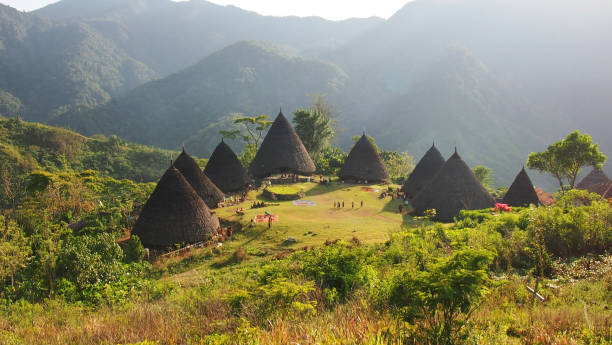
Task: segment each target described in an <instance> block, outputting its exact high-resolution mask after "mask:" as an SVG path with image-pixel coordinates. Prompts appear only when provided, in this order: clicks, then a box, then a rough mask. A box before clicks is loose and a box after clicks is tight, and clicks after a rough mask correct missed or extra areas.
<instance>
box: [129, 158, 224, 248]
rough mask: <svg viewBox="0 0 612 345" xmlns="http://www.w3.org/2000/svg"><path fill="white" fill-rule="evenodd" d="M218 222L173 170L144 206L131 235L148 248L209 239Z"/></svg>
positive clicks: (185, 181)
mask: <svg viewBox="0 0 612 345" xmlns="http://www.w3.org/2000/svg"><path fill="white" fill-rule="evenodd" d="M218 228H219V219H217V217H216V216H215V215H214V214H211V212H210V210H209V209H208V207H207V206H206V204H205V203H204V201H203V200H202V198H200V196H199V195H198V194H197V193H196V192H195V190H194V189H193V188H192V187H191V185H190V184H189V182H187V180H186V179H185V177H183V175H182V174H181V173H180V172H179V171H178V170H177V169H176V168H174V167H171V168H170V169H168V170H167V171H166V173H165V174H164V176H162V178H161V179H160V180H159V182H158V183H157V186H156V187H155V190H154V191H153V193H152V194H151V196H150V197H149V200H148V201H147V203H146V204H145V205H144V207H143V209H142V212H141V213H140V216H139V218H138V220H137V221H136V224H134V228H133V229H132V234H135V235H138V237H140V240H141V241H142V243H143V245H144V246H145V247H148V248H159V247H168V246H172V245H175V244H179V243H195V242H199V241H206V240H209V239H210V238H212V236H213V235H214V234H215V233H216V231H217V229H218Z"/></svg>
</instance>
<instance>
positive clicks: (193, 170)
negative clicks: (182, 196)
mask: <svg viewBox="0 0 612 345" xmlns="http://www.w3.org/2000/svg"><path fill="white" fill-rule="evenodd" d="M174 167H175V168H176V169H178V170H179V171H180V172H181V174H183V176H184V177H185V178H186V179H187V181H188V182H189V184H191V186H192V187H193V189H194V190H195V191H196V193H198V195H199V196H200V197H201V198H202V200H204V202H205V203H206V206H208V207H209V208H217V206H218V205H219V202H221V201H223V198H225V195H224V194H223V192H222V191H221V190H220V189H219V188H217V186H215V184H214V183H213V182H212V181H211V180H210V179H209V178H208V176H206V175H205V174H204V172H202V169H200V166H199V165H198V163H196V161H195V160H194V159H193V157H191V156H190V155H188V154H187V153H186V152H185V149H183V152H181V154H180V155H179V156H178V158H177V159H176V162H174Z"/></svg>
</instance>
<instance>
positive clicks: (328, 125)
mask: <svg viewBox="0 0 612 345" xmlns="http://www.w3.org/2000/svg"><path fill="white" fill-rule="evenodd" d="M334 115H335V110H334V108H333V107H332V106H331V105H330V104H329V103H328V102H327V100H326V99H325V97H323V96H320V95H319V96H315V98H314V99H313V101H312V106H311V107H310V108H308V109H297V110H296V111H295V112H294V113H293V123H294V124H295V131H296V132H297V134H298V135H299V136H300V139H301V140H302V143H303V144H304V147H306V150H307V151H308V153H310V155H311V156H312V157H313V158H314V159H315V160H316V159H317V158H318V156H319V154H320V153H321V152H322V151H323V150H324V149H326V148H328V147H329V144H330V141H331V139H332V138H333V137H334V135H335V134H336V130H335V128H334V126H335V119H334Z"/></svg>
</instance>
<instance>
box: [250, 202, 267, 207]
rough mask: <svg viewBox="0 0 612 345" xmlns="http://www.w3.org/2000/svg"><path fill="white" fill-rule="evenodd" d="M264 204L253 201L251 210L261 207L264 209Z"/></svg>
mask: <svg viewBox="0 0 612 345" xmlns="http://www.w3.org/2000/svg"><path fill="white" fill-rule="evenodd" d="M266 206H267V205H266V203H265V202H263V201H253V204H252V205H251V208H262V207H266Z"/></svg>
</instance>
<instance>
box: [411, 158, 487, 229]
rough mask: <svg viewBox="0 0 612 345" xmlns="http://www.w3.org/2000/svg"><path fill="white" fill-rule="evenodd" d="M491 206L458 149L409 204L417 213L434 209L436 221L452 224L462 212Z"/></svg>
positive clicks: (485, 191)
mask: <svg viewBox="0 0 612 345" xmlns="http://www.w3.org/2000/svg"><path fill="white" fill-rule="evenodd" d="M493 204H494V200H493V197H491V195H490V194H489V192H487V190H486V189H485V188H484V187H483V186H482V184H481V183H480V181H478V179H477V178H476V176H475V175H474V173H473V172H472V169H470V167H469V166H468V165H467V164H466V163H465V162H464V161H463V159H461V157H460V156H459V154H458V153H457V150H455V153H454V154H453V155H452V156H451V157H450V158H449V159H448V160H447V161H446V163H444V166H443V167H442V169H440V171H439V172H438V173H437V174H436V176H435V177H434V178H433V179H432V180H431V182H430V183H429V185H428V186H427V187H426V188H425V189H423V191H421V193H419V194H418V195H417V196H416V197H415V198H414V199H413V201H412V206H413V207H414V209H415V211H416V212H417V213H418V214H423V213H424V212H425V211H426V210H428V209H435V210H436V219H437V220H439V221H443V222H450V221H453V219H454V217H456V216H458V215H459V211H461V210H476V209H483V208H489V207H492V206H493Z"/></svg>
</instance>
